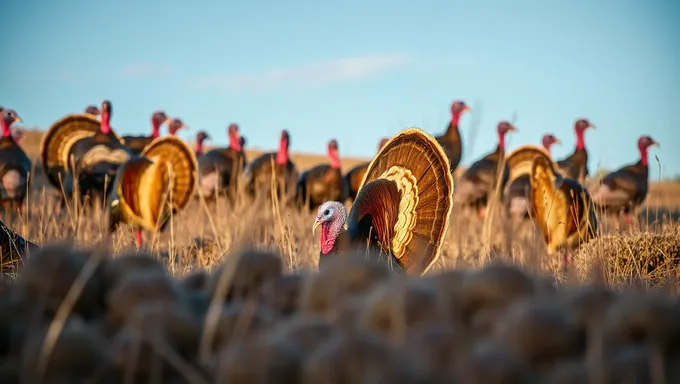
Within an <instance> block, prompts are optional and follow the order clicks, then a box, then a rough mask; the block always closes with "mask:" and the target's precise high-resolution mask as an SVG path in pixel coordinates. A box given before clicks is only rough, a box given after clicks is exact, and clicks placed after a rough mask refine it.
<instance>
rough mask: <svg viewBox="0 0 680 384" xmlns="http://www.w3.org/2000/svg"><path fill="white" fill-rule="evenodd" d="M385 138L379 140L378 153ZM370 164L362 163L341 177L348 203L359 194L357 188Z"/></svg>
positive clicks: (385, 140)
mask: <svg viewBox="0 0 680 384" xmlns="http://www.w3.org/2000/svg"><path fill="white" fill-rule="evenodd" d="M387 140H388V139H387V138H386V137H383V138H382V139H380V143H378V151H380V148H382V147H383V145H385V143H386V142H387ZM369 164H370V162H366V163H362V164H359V165H356V166H354V168H352V169H350V170H349V171H347V173H346V174H345V176H343V183H344V184H345V186H344V188H345V194H346V196H345V197H346V198H347V199H349V200H350V202H352V201H354V199H355V198H356V197H357V193H358V192H359V188H360V187H361V182H362V181H364V175H365V174H366V170H368V165H369Z"/></svg>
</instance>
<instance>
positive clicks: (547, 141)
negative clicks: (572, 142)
mask: <svg viewBox="0 0 680 384" xmlns="http://www.w3.org/2000/svg"><path fill="white" fill-rule="evenodd" d="M553 144H558V145H559V144H562V142H560V140H559V139H558V138H557V137H555V136H554V135H553V134H552V133H548V134H546V135H543V148H545V149H546V150H548V152H550V147H551V146H552V145H553Z"/></svg>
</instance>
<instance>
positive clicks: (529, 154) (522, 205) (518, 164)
mask: <svg viewBox="0 0 680 384" xmlns="http://www.w3.org/2000/svg"><path fill="white" fill-rule="evenodd" d="M542 143H543V147H538V146H535V145H524V146H521V147H518V148H516V149H515V150H513V151H512V152H511V153H510V154H509V155H508V156H507V157H506V159H505V163H506V164H507V165H508V168H509V169H510V176H509V177H508V184H507V191H506V192H505V205H506V209H507V210H508V212H509V213H510V216H511V217H512V218H513V219H516V220H517V219H524V218H527V217H529V216H533V212H531V209H530V208H531V204H529V197H530V195H531V182H530V181H529V177H530V175H531V164H532V163H533V160H534V157H536V156H543V157H545V158H546V159H548V160H549V161H551V162H553V160H552V157H551V156H550V147H551V146H552V145H554V144H560V141H559V140H558V139H557V138H556V137H555V136H554V135H552V134H546V135H543V140H542ZM553 167H554V169H557V163H554V162H553Z"/></svg>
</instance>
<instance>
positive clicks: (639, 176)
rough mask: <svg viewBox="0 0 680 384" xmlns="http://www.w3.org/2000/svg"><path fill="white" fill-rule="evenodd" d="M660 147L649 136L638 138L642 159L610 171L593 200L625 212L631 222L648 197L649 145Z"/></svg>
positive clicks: (626, 217)
mask: <svg viewBox="0 0 680 384" xmlns="http://www.w3.org/2000/svg"><path fill="white" fill-rule="evenodd" d="M652 146H656V147H659V143H657V142H656V141H654V139H652V138H651V137H649V136H642V137H640V139H638V150H639V151H640V160H639V161H638V162H637V163H635V164H631V165H627V166H625V167H623V168H621V169H619V170H617V171H615V172H612V173H609V174H608V175H606V176H605V177H604V178H602V181H601V182H600V184H599V186H598V187H597V188H595V190H594V191H593V201H594V202H595V204H596V205H597V206H598V207H600V208H603V209H604V210H606V211H612V212H614V213H623V214H624V220H625V221H626V223H627V224H631V222H632V221H631V217H630V214H631V213H635V210H636V209H637V208H638V207H639V206H640V205H642V203H643V202H644V201H645V198H646V197H647V191H648V183H649V180H648V179H649V160H648V154H647V150H648V149H649V147H652Z"/></svg>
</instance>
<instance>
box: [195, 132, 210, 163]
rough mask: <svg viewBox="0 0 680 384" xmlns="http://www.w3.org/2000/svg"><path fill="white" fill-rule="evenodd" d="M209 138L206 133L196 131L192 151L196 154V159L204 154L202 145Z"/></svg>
mask: <svg viewBox="0 0 680 384" xmlns="http://www.w3.org/2000/svg"><path fill="white" fill-rule="evenodd" d="M210 139H211V137H210V135H209V134H208V132H206V131H198V133H197V134H196V148H195V149H194V151H195V152H196V157H199V156H201V155H202V154H203V153H204V150H203V144H204V143H205V141H206V140H210Z"/></svg>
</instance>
